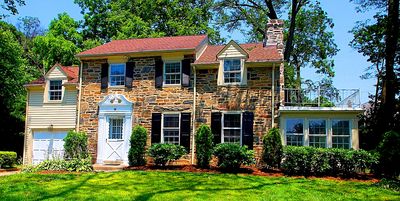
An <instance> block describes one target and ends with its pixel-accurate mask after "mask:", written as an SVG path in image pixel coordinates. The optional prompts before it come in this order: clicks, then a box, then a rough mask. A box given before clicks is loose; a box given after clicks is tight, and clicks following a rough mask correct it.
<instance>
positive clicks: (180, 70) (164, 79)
mask: <svg viewBox="0 0 400 201" xmlns="http://www.w3.org/2000/svg"><path fill="white" fill-rule="evenodd" d="M167 63H179V66H180V67H179V77H180V79H179V84H167V83H166V82H165V81H166V77H167V73H166V67H165V66H166V64H167ZM168 74H170V75H176V74H178V73H168ZM181 85H182V60H168V61H164V62H163V86H181Z"/></svg>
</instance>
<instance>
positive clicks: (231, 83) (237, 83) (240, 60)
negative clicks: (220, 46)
mask: <svg viewBox="0 0 400 201" xmlns="http://www.w3.org/2000/svg"><path fill="white" fill-rule="evenodd" d="M227 60H231V61H233V60H239V66H240V69H239V70H233V71H232V70H231V71H225V61H227ZM243 68H244V67H243V64H242V59H241V58H225V59H224V60H223V61H222V83H223V84H224V85H240V84H242V83H243V71H244V69H243ZM225 73H239V74H240V82H225Z"/></svg>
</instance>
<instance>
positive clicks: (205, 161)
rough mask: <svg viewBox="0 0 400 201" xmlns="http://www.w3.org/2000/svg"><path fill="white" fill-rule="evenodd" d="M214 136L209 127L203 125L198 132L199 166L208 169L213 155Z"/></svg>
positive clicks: (197, 153)
mask: <svg viewBox="0 0 400 201" xmlns="http://www.w3.org/2000/svg"><path fill="white" fill-rule="evenodd" d="M213 139H214V136H213V134H212V132H211V129H210V127H209V126H207V125H205V124H203V125H201V126H200V127H199V129H197V132H196V158H197V165H198V166H199V167H201V168H208V167H209V165H210V160H211V157H212V153H213Z"/></svg>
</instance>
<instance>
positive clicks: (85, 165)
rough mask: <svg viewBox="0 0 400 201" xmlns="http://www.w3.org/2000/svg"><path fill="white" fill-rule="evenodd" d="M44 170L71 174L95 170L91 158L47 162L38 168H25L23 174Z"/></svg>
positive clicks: (37, 166)
mask: <svg viewBox="0 0 400 201" xmlns="http://www.w3.org/2000/svg"><path fill="white" fill-rule="evenodd" d="M43 170H51V171H70V172H90V171H92V170H93V167H92V160H91V159H90V157H89V158H75V159H71V160H62V159H56V160H45V161H42V162H41V163H39V164H38V165H36V166H32V165H30V166H25V167H24V168H23V169H22V171H23V172H37V171H43Z"/></svg>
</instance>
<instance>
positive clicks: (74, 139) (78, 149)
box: [64, 130, 89, 159]
mask: <svg viewBox="0 0 400 201" xmlns="http://www.w3.org/2000/svg"><path fill="white" fill-rule="evenodd" d="M87 141H88V137H87V135H86V133H85V132H76V131H72V130H71V131H69V132H68V134H67V136H66V137H65V138H64V151H65V152H64V158H65V159H74V158H87V157H88V156H89V154H88V149H87Z"/></svg>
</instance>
